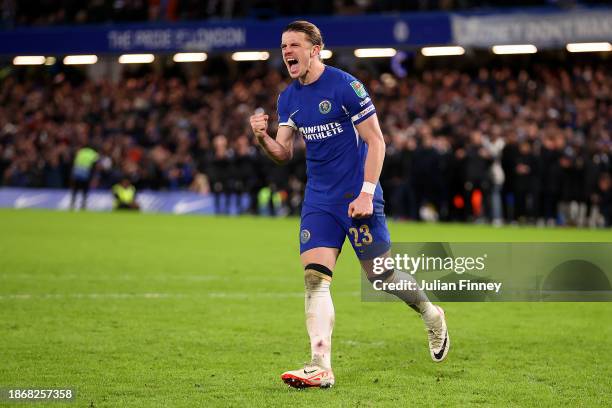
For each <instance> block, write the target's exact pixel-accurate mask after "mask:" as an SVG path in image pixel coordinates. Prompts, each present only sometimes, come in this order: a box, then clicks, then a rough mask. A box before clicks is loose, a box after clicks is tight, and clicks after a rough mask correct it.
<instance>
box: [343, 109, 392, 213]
mask: <svg viewBox="0 0 612 408" xmlns="http://www.w3.org/2000/svg"><path fill="white" fill-rule="evenodd" d="M355 128H356V129H357V132H358V133H359V136H360V137H361V139H363V141H364V142H365V143H367V145H368V153H367V155H366V160H365V168H364V177H363V179H364V180H363V181H364V188H363V189H362V191H361V192H360V193H359V196H358V197H357V198H356V199H355V200H353V201H352V202H351V203H350V204H349V208H348V215H349V217H353V218H365V217H369V216H371V215H372V213H373V212H374V204H373V202H372V200H373V199H374V191H373V189H374V188H375V187H376V184H377V183H378V178H379V177H380V172H381V171H382V166H383V162H384V160H385V139H384V138H383V134H382V130H381V129H380V124H379V123H378V117H377V116H376V113H374V114H372V115H371V116H370V117H368V118H367V119H365V120H364V121H362V122H360V123H359V124H357V125H356V126H355ZM368 187H369V188H368ZM364 190H369V191H364Z"/></svg>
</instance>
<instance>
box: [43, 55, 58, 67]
mask: <svg viewBox="0 0 612 408" xmlns="http://www.w3.org/2000/svg"><path fill="white" fill-rule="evenodd" d="M56 62H57V59H55V57H47V58H45V65H55V63H56Z"/></svg>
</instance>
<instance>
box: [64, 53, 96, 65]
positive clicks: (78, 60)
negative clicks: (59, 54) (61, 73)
mask: <svg viewBox="0 0 612 408" xmlns="http://www.w3.org/2000/svg"><path fill="white" fill-rule="evenodd" d="M96 62H98V57H97V56H96V55H66V56H65V57H64V65H89V64H95V63H96Z"/></svg>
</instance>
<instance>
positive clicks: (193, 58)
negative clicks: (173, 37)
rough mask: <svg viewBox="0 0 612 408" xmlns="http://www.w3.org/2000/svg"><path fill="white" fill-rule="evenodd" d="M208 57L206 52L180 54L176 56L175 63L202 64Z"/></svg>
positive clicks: (173, 58)
mask: <svg viewBox="0 0 612 408" xmlns="http://www.w3.org/2000/svg"><path fill="white" fill-rule="evenodd" d="M207 58H208V55H206V53H205V52H179V53H178V54H174V57H172V60H173V61H174V62H202V61H206V59H207Z"/></svg>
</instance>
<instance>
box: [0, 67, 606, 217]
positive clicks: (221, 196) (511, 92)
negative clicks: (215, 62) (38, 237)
mask: <svg viewBox="0 0 612 408" xmlns="http://www.w3.org/2000/svg"><path fill="white" fill-rule="evenodd" d="M351 71H352V72H353V73H355V74H356V75H357V76H358V77H359V78H360V79H362V80H363V81H364V83H365V84H366V86H367V88H368V90H369V92H370V95H371V96H372V99H373V100H374V102H375V105H376V109H377V112H378V116H379V119H380V121H381V125H382V128H383V132H384V135H385V138H386V142H387V154H386V159H385V164H384V168H383V172H382V175H381V179H380V180H381V183H382V185H383V189H384V191H385V199H386V201H387V211H388V212H389V214H390V215H392V216H394V217H397V218H406V219H421V220H444V221H475V222H480V221H481V222H485V221H486V222H493V223H497V224H501V223H514V222H520V223H545V224H551V225H552V224H563V225H583V226H586V225H591V226H601V225H604V224H605V225H610V222H611V218H610V211H611V206H612V188H611V185H612V181H611V175H612V140H611V130H612V101H611V95H612V76H610V74H609V71H606V65H605V63H600V64H590V65H582V66H575V67H573V68H569V69H565V68H562V67H554V66H552V65H543V66H533V67H531V68H529V69H515V70H513V69H510V68H499V69H497V68H481V69H477V70H474V71H469V72H468V71H465V72H464V71H457V70H448V69H430V70H425V71H423V72H421V73H412V74H410V75H409V76H407V77H406V78H402V79H399V78H397V77H395V76H393V75H391V74H389V73H385V74H382V75H373V74H369V73H368V72H366V71H355V69H352V70H351ZM238 78H239V79H237V80H228V79H227V76H222V75H220V76H196V77H193V78H191V79H185V78H182V77H172V76H170V77H169V76H162V75H159V74H152V73H149V74H145V75H139V76H136V77H134V78H125V79H123V80H121V81H120V82H118V83H112V82H108V81H104V80H102V81H92V80H88V79H86V80H83V81H78V82H76V83H73V82H71V81H68V80H66V79H65V78H64V77H62V74H59V75H57V76H55V77H53V78H49V79H46V80H37V81H34V80H27V79H18V77H17V76H8V77H7V78H5V79H4V80H3V81H2V82H1V83H0V185H6V186H18V187H53V188H65V187H68V185H69V182H70V175H71V167H72V163H73V160H74V155H75V152H76V150H77V149H79V148H81V147H84V146H89V147H91V148H93V149H95V150H96V151H97V153H98V154H99V156H100V157H99V160H98V161H97V164H96V171H95V173H94V177H93V180H92V183H93V185H94V187H98V188H110V187H111V186H112V185H113V184H114V183H116V182H117V181H119V180H121V179H122V178H123V177H127V178H129V180H131V182H132V183H134V185H135V186H136V187H137V188H138V189H153V190H161V189H163V190H179V189H190V190H192V191H196V192H200V193H207V192H211V193H213V194H215V197H216V198H217V211H218V212H227V211H228V206H229V205H230V202H229V201H230V200H229V199H228V198H230V197H233V198H232V199H233V200H235V202H236V203H237V205H238V206H239V211H242V212H246V211H249V212H254V213H255V212H263V213H269V212H272V213H277V214H286V213H297V212H298V211H299V208H300V203H301V200H302V191H303V187H304V183H305V177H306V176H305V174H306V169H305V163H304V154H305V152H304V144H303V142H301V140H300V139H299V138H298V141H297V143H296V152H295V155H294V159H293V161H292V162H291V163H290V164H289V165H288V166H285V167H279V166H275V165H274V164H272V163H271V162H270V161H269V160H268V159H266V158H265V157H263V155H262V154H261V153H260V152H259V150H258V148H257V146H255V144H254V140H253V137H252V135H251V133H250V129H249V126H248V117H249V115H251V114H252V112H253V111H254V110H255V109H256V108H258V107H261V108H263V109H265V111H266V112H270V113H273V112H275V105H276V98H277V96H278V94H279V92H280V91H281V90H282V89H283V88H284V87H285V86H286V84H287V79H286V78H285V77H284V76H283V75H281V73H280V72H279V71H278V70H276V69H270V68H268V66H267V65H265V64H262V65H256V66H254V67H253V68H251V69H249V70H248V71H246V72H244V73H242V74H241V75H239V77H238ZM273 117H274V116H273ZM275 126H276V124H275V123H274V122H273V123H271V132H274V128H275ZM246 196H248V197H250V198H251V200H242V199H241V197H246ZM249 201H250V203H251V204H250V207H249V208H246V207H245V208H241V207H240V206H241V205H245V204H244V203H246V202H249Z"/></svg>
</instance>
